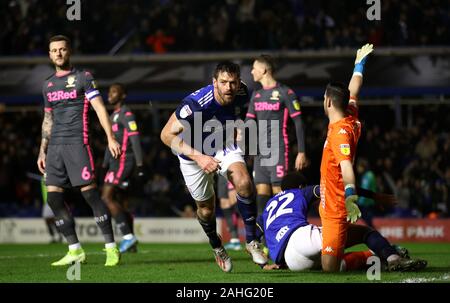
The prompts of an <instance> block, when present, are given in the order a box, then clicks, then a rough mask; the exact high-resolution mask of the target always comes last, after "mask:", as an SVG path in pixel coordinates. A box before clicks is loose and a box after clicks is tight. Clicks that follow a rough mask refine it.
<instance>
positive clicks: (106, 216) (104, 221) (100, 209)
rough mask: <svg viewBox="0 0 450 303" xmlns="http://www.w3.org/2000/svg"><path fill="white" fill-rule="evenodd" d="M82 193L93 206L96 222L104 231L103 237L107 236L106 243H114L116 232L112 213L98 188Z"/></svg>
mask: <svg viewBox="0 0 450 303" xmlns="http://www.w3.org/2000/svg"><path fill="white" fill-rule="evenodd" d="M81 194H82V195H83V197H84V199H85V200H86V202H87V203H88V204H89V205H90V206H91V208H92V211H93V213H94V219H95V222H96V223H97V225H98V227H100V230H101V231H102V234H103V237H104V238H105V243H113V242H114V234H113V229H112V225H111V213H110V212H109V209H108V208H107V207H106V204H105V203H104V202H103V200H102V199H101V198H100V194H99V192H98V190H97V188H92V189H89V190H86V191H82V192H81Z"/></svg>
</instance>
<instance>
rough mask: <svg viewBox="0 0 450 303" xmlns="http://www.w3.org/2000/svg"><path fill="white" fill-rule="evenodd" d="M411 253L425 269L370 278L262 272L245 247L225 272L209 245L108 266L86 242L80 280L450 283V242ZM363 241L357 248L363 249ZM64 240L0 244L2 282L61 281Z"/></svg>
mask: <svg viewBox="0 0 450 303" xmlns="http://www.w3.org/2000/svg"><path fill="white" fill-rule="evenodd" d="M402 245H404V246H405V247H407V248H408V249H409V251H410V253H411V255H412V256H413V257H416V258H423V259H426V260H428V267H427V268H426V269H425V270H423V271H421V272H409V273H388V272H382V273H381V280H380V281H368V280H367V278H366V273H365V272H347V273H337V274H324V273H321V272H320V271H306V272H290V271H288V270H278V271H263V270H261V269H260V268H259V267H258V266H257V265H255V264H253V263H252V262H251V260H250V257H249V256H248V255H247V254H246V253H245V252H243V251H230V252H229V253H230V255H231V258H232V260H233V271H232V272H231V273H223V272H222V271H221V270H220V269H219V267H218V266H217V265H216V264H215V262H214V257H213V254H212V251H211V249H210V248H209V246H208V244H140V245H139V252H138V253H129V254H124V255H123V256H122V262H121V264H120V265H119V266H117V267H113V268H105V267H104V265H103V264H104V262H105V255H104V252H103V251H102V248H103V246H102V244H84V245H83V247H84V249H85V251H86V253H87V264H82V265H81V273H80V281H79V282H83V283H86V282H87V283H90V282H106V283H108V282H128V283H130V282H131V283H134V282H146V283H149V282H150V283H151V282H159V283H161V282H162V283H166V282H170V283H172V282H173V283H197V282H201V283H223V282H228V283H230V282H231V283H234V282H240V283H248V282H251V283H280V282H282V283H299V282H307V283H317V282H319V283H321V282H328V283H330V282H331V283H335V282H336V283H346V282H370V283H373V282H450V243H426V244H425V243H402ZM364 248H365V247H364V246H360V247H356V248H354V250H359V249H364ZM66 249H67V246H65V245H63V244H45V245H44V244H23V245H21V244H2V245H0V272H1V275H0V282H13V283H15V282H57V283H58V282H63V283H77V281H69V280H67V278H66V271H67V267H65V268H64V267H63V268H54V267H51V266H50V263H51V262H53V261H55V260H57V259H59V258H60V257H62V256H63V255H64V254H65V252H66Z"/></svg>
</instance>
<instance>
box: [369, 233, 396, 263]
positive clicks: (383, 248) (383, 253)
mask: <svg viewBox="0 0 450 303" xmlns="http://www.w3.org/2000/svg"><path fill="white" fill-rule="evenodd" d="M364 243H365V244H366V245H367V247H369V249H370V250H372V251H373V252H375V254H376V255H377V256H378V257H380V258H381V259H382V260H386V259H387V258H388V257H389V256H390V255H395V254H397V251H396V250H395V248H393V247H392V246H391V244H390V243H389V242H388V240H386V238H384V237H383V236H382V235H381V234H380V233H379V232H378V231H376V230H371V231H369V232H368V233H367V234H365V235H364Z"/></svg>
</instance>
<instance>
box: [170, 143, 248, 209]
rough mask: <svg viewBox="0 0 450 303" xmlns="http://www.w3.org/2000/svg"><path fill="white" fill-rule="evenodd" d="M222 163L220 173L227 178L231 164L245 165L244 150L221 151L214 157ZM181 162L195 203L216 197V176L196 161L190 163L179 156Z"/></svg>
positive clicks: (181, 168)
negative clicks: (205, 170) (208, 172)
mask: <svg viewBox="0 0 450 303" xmlns="http://www.w3.org/2000/svg"><path fill="white" fill-rule="evenodd" d="M214 158H216V159H217V160H219V161H221V162H220V169H219V170H218V171H217V173H220V174H221V175H222V176H224V177H225V178H226V177H227V170H228V168H229V167H230V165H231V164H233V163H236V162H242V163H245V161H244V158H243V157H242V150H241V149H240V148H239V147H237V148H234V147H231V148H228V147H227V148H226V149H225V151H223V150H220V151H218V152H217V153H216V155H215V156H214ZM178 159H179V160H180V170H181V173H182V174H183V178H184V182H185V183H186V186H187V188H188V190H189V192H190V193H191V196H192V198H193V199H194V200H195V201H206V200H208V199H209V198H211V197H212V196H213V195H214V175H213V174H207V173H205V172H204V171H203V170H202V169H201V168H200V166H198V165H197V163H196V162H195V161H189V160H186V159H183V158H181V157H180V156H178Z"/></svg>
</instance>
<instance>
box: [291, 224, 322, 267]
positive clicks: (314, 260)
mask: <svg viewBox="0 0 450 303" xmlns="http://www.w3.org/2000/svg"><path fill="white" fill-rule="evenodd" d="M321 251H322V228H321V227H318V226H316V225H313V224H310V225H306V226H302V227H300V228H298V229H297V230H296V231H294V232H293V233H292V235H291V237H290V238H289V242H288V245H287V246H286V250H285V251H284V260H285V261H286V265H287V266H288V268H289V269H290V270H294V271H300V270H306V269H311V268H320V267H321Z"/></svg>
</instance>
